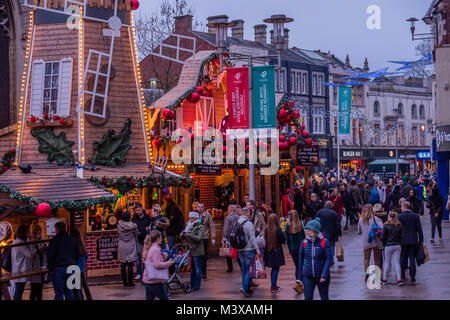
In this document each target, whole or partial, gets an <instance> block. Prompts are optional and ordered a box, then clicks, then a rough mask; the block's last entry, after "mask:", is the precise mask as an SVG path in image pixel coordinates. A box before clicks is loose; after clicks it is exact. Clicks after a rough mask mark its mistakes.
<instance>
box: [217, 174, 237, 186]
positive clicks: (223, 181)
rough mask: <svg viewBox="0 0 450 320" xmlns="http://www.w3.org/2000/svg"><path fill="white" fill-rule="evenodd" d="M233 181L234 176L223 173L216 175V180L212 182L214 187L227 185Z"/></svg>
mask: <svg viewBox="0 0 450 320" xmlns="http://www.w3.org/2000/svg"><path fill="white" fill-rule="evenodd" d="M233 182H234V176H232V175H228V174H224V175H222V176H218V177H216V181H215V182H214V186H216V187H227V186H228V185H229V184H230V183H233Z"/></svg>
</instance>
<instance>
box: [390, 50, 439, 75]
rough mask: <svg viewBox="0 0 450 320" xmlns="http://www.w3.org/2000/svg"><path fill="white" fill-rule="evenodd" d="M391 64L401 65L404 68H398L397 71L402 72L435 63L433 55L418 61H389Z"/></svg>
mask: <svg viewBox="0 0 450 320" xmlns="http://www.w3.org/2000/svg"><path fill="white" fill-rule="evenodd" d="M388 62H390V63H395V64H401V65H403V66H402V67H400V68H398V69H397V70H396V71H400V70H407V69H411V68H414V67H417V66H427V65H430V64H432V63H433V57H432V56H431V53H429V54H427V55H426V56H423V57H422V58H420V59H419V60H417V61H388Z"/></svg>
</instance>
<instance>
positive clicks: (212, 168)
mask: <svg viewBox="0 0 450 320" xmlns="http://www.w3.org/2000/svg"><path fill="white" fill-rule="evenodd" d="M195 174H198V175H204V176H221V175H222V166H221V165H217V164H213V165H208V164H196V165H195Z"/></svg>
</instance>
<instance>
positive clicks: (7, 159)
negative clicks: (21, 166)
mask: <svg viewBox="0 0 450 320" xmlns="http://www.w3.org/2000/svg"><path fill="white" fill-rule="evenodd" d="M15 155H16V151H15V150H14V149H11V150H9V151H8V152H7V153H5V154H4V156H3V158H2V165H1V166H0V174H2V173H4V172H6V171H7V170H8V169H9V168H11V166H12V163H13V161H14V157H15Z"/></svg>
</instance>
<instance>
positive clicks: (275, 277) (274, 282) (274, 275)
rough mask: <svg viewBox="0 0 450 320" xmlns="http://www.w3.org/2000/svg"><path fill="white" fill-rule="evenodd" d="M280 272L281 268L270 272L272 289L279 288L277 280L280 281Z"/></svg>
mask: <svg viewBox="0 0 450 320" xmlns="http://www.w3.org/2000/svg"><path fill="white" fill-rule="evenodd" d="M279 272H280V267H278V268H272V271H271V272H270V280H271V282H272V289H275V288H276V287H277V280H278V273H279Z"/></svg>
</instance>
